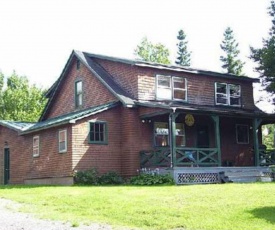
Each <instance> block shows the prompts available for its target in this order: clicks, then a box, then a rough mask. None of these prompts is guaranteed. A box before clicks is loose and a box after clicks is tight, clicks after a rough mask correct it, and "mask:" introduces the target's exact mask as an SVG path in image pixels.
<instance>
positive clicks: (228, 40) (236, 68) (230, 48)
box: [220, 27, 244, 75]
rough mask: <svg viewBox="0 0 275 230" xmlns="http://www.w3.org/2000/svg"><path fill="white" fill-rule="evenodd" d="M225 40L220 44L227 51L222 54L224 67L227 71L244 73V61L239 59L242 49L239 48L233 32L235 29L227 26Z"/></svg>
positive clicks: (238, 73) (236, 73) (237, 73)
mask: <svg viewBox="0 0 275 230" xmlns="http://www.w3.org/2000/svg"><path fill="white" fill-rule="evenodd" d="M223 36H224V40H223V41H222V44H221V45H220V47H221V49H222V50H223V51H224V52H225V55H224V56H220V60H221V61H222V63H223V64H222V68H223V69H225V70H226V71H227V73H231V74H235V75H242V69H243V65H244V62H241V60H240V59H238V55H239V53H240V51H239V50H238V45H239V44H238V43H237V42H236V40H235V38H234V34H233V30H232V29H231V28H230V27H227V28H226V30H225V32H224V34H223Z"/></svg>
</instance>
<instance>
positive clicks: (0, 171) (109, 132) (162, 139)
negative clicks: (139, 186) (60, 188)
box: [0, 51, 275, 184]
mask: <svg viewBox="0 0 275 230" xmlns="http://www.w3.org/2000/svg"><path fill="white" fill-rule="evenodd" d="M255 82H258V79H254V78H249V77H245V76H235V75H232V74H222V73H217V72H212V71H203V70H198V69H192V68H188V67H186V68H185V67H181V66H172V65H171V66H170V65H162V64H155V63H148V62H143V61H137V60H127V59H120V58H114V57H107V56H102V55H95V54H90V53H85V52H80V51H73V52H72V54H71V55H70V57H69V59H68V62H67V63H66V65H65V67H64V69H63V72H62V73H61V75H60V77H59V78H58V79H57V81H56V82H55V83H54V84H53V86H52V87H51V88H50V89H49V91H48V93H47V97H48V103H47V105H46V107H45V109H44V111H43V114H42V116H41V118H40V120H39V122H37V123H25V122H11V121H0V183H2V184H9V183H10V184H23V183H27V184H31V183H32V184H41V183H44V184H72V183H73V173H74V172H75V171H79V170H86V169H90V168H97V170H98V171H99V172H100V173H106V172H108V171H116V172H118V173H119V174H120V175H122V176H124V177H130V176H133V175H136V174H137V170H140V169H142V168H147V169H148V168H150V169H152V170H153V169H156V168H158V170H160V169H161V170H163V169H173V170H175V171H177V170H184V169H186V170H195V171H196V170H197V171H198V170H204V172H205V170H206V169H207V170H210V169H211V170H212V172H215V173H219V172H220V171H224V169H225V168H230V169H232V168H235V167H243V168H249V167H260V168H265V167H266V166H268V165H270V164H274V163H275V159H274V157H273V155H272V154H271V153H267V151H266V150H265V149H264V148H262V137H261V136H262V134H261V126H262V125H263V124H268V123H274V121H275V116H274V115H270V114H266V113H264V112H262V111H261V110H260V109H258V108H257V107H256V106H255V105H254V99H253V83H255ZM207 173H208V174H207V175H208V177H211V175H212V174H211V171H207ZM199 174H200V176H201V175H202V174H201V172H200V173H195V174H194V172H193V174H192V177H194V175H195V176H197V175H199ZM209 175H210V176H209ZM215 175H216V174H215ZM177 176H178V177H180V178H181V179H182V178H183V179H184V178H185V174H184V171H181V174H177ZM190 178H191V177H189V179H190ZM178 179H179V178H178ZM203 181H204V179H202V182H203Z"/></svg>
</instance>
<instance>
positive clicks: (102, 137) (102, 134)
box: [89, 121, 108, 144]
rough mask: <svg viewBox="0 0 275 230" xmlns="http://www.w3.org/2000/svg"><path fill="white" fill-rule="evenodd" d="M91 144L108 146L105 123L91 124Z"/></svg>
mask: <svg viewBox="0 0 275 230" xmlns="http://www.w3.org/2000/svg"><path fill="white" fill-rule="evenodd" d="M89 124H90V132H89V143H95V144H107V142H108V140H107V123H106V122H103V121H96V122H90V123H89Z"/></svg>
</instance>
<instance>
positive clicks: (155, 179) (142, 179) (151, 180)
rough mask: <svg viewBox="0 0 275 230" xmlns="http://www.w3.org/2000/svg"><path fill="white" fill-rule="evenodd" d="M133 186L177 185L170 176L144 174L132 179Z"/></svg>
mask: <svg viewBox="0 0 275 230" xmlns="http://www.w3.org/2000/svg"><path fill="white" fill-rule="evenodd" d="M130 184H132V185H160V184H175V182H174V179H173V178H172V177H171V175H170V174H147V173H142V174H140V175H138V176H134V177H132V178H131V179H130Z"/></svg>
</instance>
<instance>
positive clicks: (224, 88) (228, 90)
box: [215, 82, 241, 106]
mask: <svg viewBox="0 0 275 230" xmlns="http://www.w3.org/2000/svg"><path fill="white" fill-rule="evenodd" d="M215 98H216V105H231V106H241V86H240V85H234V84H227V83H218V82H216V83H215Z"/></svg>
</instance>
